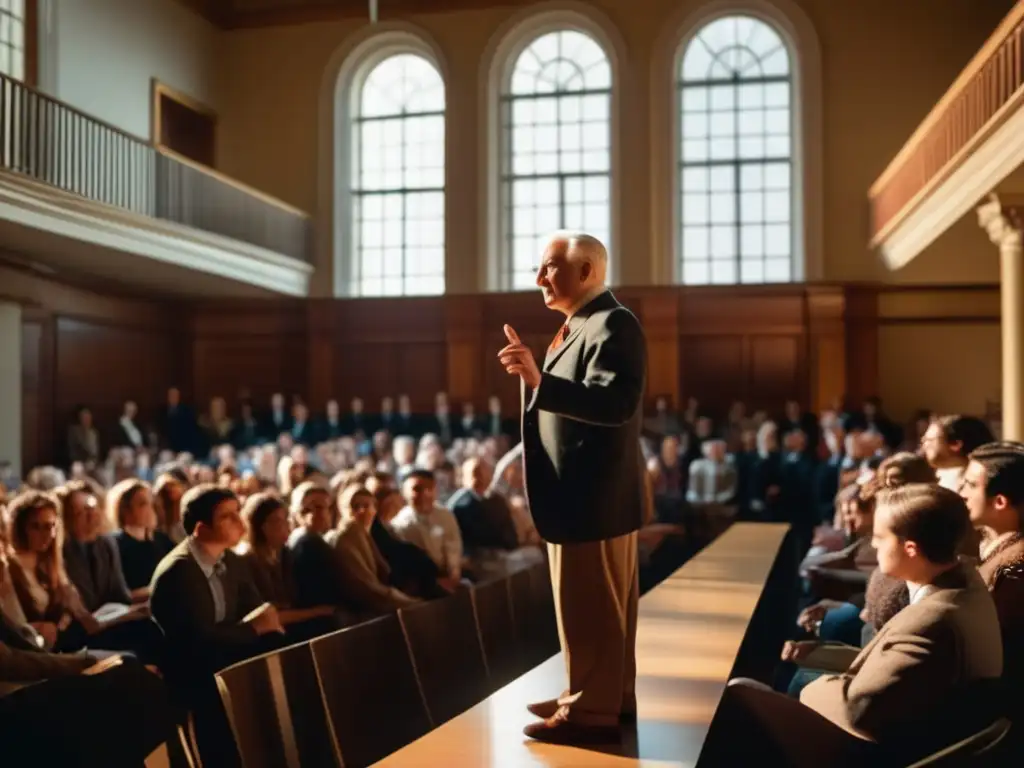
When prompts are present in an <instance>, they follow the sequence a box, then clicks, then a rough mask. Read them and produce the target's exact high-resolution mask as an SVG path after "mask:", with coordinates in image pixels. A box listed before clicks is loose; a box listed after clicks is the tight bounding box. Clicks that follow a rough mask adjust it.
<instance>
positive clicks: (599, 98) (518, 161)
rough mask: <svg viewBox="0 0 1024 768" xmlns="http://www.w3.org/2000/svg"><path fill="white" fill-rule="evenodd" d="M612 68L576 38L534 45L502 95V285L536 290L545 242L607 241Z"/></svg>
mask: <svg viewBox="0 0 1024 768" xmlns="http://www.w3.org/2000/svg"><path fill="white" fill-rule="evenodd" d="M611 85H612V82H611V66H610V64H609V62H608V58H607V56H606V55H605V53H604V51H603V50H602V48H601V46H600V45H598V44H597V42H595V41H594V40H593V38H591V37H589V36H588V35H586V34H584V33H582V32H577V31H575V30H558V31H554V32H549V33H546V34H543V35H541V36H540V37H537V38H536V39H534V40H533V41H532V42H531V43H530V44H529V45H528V46H527V47H526V49H525V50H524V51H523V52H522V53H521V54H520V55H519V56H518V58H517V59H516V60H515V63H514V65H513V67H512V74H511V76H510V78H509V81H508V82H507V83H506V86H505V92H504V93H503V94H502V100H501V109H502V115H501V118H502V128H503V136H502V145H503V150H504V159H503V172H502V196H503V201H504V207H503V222H502V223H503V231H504V233H505V253H504V259H503V262H504V267H503V281H504V285H505V287H507V288H511V289H513V290H516V289H523V288H530V287H533V285H534V280H535V270H536V266H537V264H539V263H540V258H541V251H542V249H543V247H544V245H545V243H544V238H545V236H546V235H548V234H549V233H551V232H552V231H553V230H557V229H573V230H584V231H586V232H588V233H590V234H592V235H594V236H595V237H597V238H599V239H600V240H601V241H602V242H603V243H605V245H608V244H609V242H608V240H609V236H610V234H611V193H610V171H611V149H610V147H611V122H610V109H611Z"/></svg>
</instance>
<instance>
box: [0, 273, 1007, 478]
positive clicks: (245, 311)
mask: <svg viewBox="0 0 1024 768" xmlns="http://www.w3.org/2000/svg"><path fill="white" fill-rule="evenodd" d="M8 278H9V279H8ZM0 279H3V280H4V285H5V289H4V292H5V295H9V297H10V298H11V299H13V300H15V301H19V303H21V304H22V306H23V308H24V309H23V333H22V367H23V371H24V382H23V387H24V389H25V391H26V393H27V395H28V396H26V398H25V404H26V408H25V419H24V444H25V454H24V455H25V461H26V464H27V465H32V464H36V463H38V462H39V461H41V460H44V459H45V460H51V459H53V458H59V457H60V456H61V454H62V452H63V448H64V439H65V438H64V436H65V434H66V427H67V423H68V420H69V419H70V417H71V414H72V411H73V409H74V407H75V406H76V405H77V404H79V403H87V404H89V405H90V406H91V407H92V408H93V409H94V410H95V411H96V416H97V419H98V420H99V421H100V422H106V423H108V424H110V425H113V424H115V423H116V419H117V416H118V414H119V412H120V408H121V404H122V402H123V400H126V399H134V400H135V401H136V402H137V403H138V404H139V407H140V410H141V412H142V414H143V418H144V420H147V419H148V420H152V417H153V416H154V415H155V414H156V413H157V412H158V410H159V408H160V406H161V405H162V402H163V398H164V393H165V390H166V388H167V387H168V386H170V385H177V386H179V387H181V389H182V390H183V393H184V394H185V396H186V398H188V399H190V400H192V401H193V402H194V403H195V404H196V407H197V408H198V409H200V410H201V409H202V408H204V407H205V405H206V403H207V402H208V401H209V399H210V398H212V397H215V396H222V397H225V398H227V399H228V400H229V402H231V403H235V402H236V401H237V399H238V397H239V396H240V394H241V393H243V392H245V393H247V394H248V395H249V396H251V397H252V398H253V400H254V401H255V402H256V403H257V405H262V404H264V403H266V402H267V400H268V399H269V397H270V395H271V394H273V393H274V392H283V393H286V394H289V395H298V396H301V397H303V398H305V399H306V400H307V401H308V402H309V404H310V405H311V406H312V407H313V408H314V409H320V408H322V407H323V405H324V403H325V402H326V401H327V400H329V399H331V398H336V399H338V400H339V401H341V403H342V407H343V408H344V407H347V402H348V400H350V399H351V398H352V397H356V396H359V397H362V398H363V399H364V400H365V401H366V406H367V408H368V409H370V410H372V409H374V408H376V407H377V403H378V402H379V401H380V398H382V397H384V396H388V395H390V396H397V395H399V394H403V393H404V394H408V395H410V397H411V398H412V401H413V407H414V408H416V409H417V410H421V411H423V410H429V409H430V408H432V404H433V398H434V395H435V393H437V392H439V391H445V392H448V393H449V395H450V397H451V398H452V400H453V402H454V403H455V404H456V405H457V404H458V403H461V402H465V401H470V402H473V403H474V404H475V405H476V406H477V407H478V408H483V407H484V406H485V404H486V401H487V398H488V397H489V396H491V395H497V396H498V397H500V398H501V400H502V402H503V405H504V407H505V408H506V409H507V410H509V411H514V410H515V409H516V408H518V402H519V400H518V399H519V388H518V383H517V381H516V380H515V379H514V378H512V377H510V376H508V375H507V374H506V373H505V371H504V369H503V368H502V366H501V365H500V364H499V363H498V361H497V359H496V354H495V353H496V352H497V351H498V350H499V349H500V348H501V347H502V346H504V344H505V338H504V334H503V332H502V326H503V325H504V324H505V323H508V324H510V325H512V326H513V327H514V328H515V329H516V331H517V332H518V333H519V335H520V337H521V338H522V339H523V340H524V341H525V342H526V343H527V344H529V345H530V346H531V348H532V349H533V350H534V353H535V354H536V355H537V356H538V357H542V356H543V354H544V351H545V349H546V348H547V345H548V343H549V341H550V340H551V337H552V335H553V334H554V333H555V332H556V331H557V329H558V326H559V324H560V318H559V316H558V315H556V314H555V313H552V312H550V311H549V310H547V309H546V308H545V307H544V306H543V303H542V302H541V301H540V300H539V298H538V296H537V295H536V293H535V292H532V291H530V292H524V293H505V294H482V295H459V296H456V295H452V296H442V297H429V298H409V299H400V298H386V299H344V300H335V299H316V300H306V301H302V300H292V299H281V300H268V301H220V302H199V303H192V304H180V303H166V302H165V303H160V302H145V301H140V300H135V299H122V298H115V297H104V296H101V295H98V294H95V293H92V292H89V291H84V290H82V289H78V288H74V287H70V286H65V285H58V284H56V283H52V282H49V281H46V280H42V279H40V278H38V277H35V276H31V275H27V274H25V273H14V272H13V271H12V272H10V273H8V272H6V271H3V270H0ZM617 295H618V296H619V298H620V300H621V301H622V302H623V303H624V304H626V305H627V306H628V307H630V308H631V310H632V311H633V312H635V313H636V314H637V316H638V317H639V319H640V321H641V323H642V324H643V326H644V330H645V333H646V336H647V344H648V360H649V362H648V378H647V392H646V396H647V398H648V400H653V398H654V397H656V396H658V395H668V396H669V397H670V398H671V400H672V401H673V402H674V403H675V404H676V405H677V406H679V405H682V404H683V403H684V402H685V400H686V398H688V397H696V398H698V399H699V400H700V401H701V402H702V403H703V404H704V405H705V406H706V407H707V408H708V409H710V410H711V411H712V412H719V413H721V412H724V411H725V409H726V408H728V406H729V404H730V403H731V402H732V401H733V400H737V399H742V400H745V401H746V402H747V403H748V404H749V406H750V407H751V408H769V409H771V410H775V409H777V408H779V407H780V406H781V404H782V402H783V401H784V400H786V399H790V398H797V399H799V400H801V401H802V402H804V403H806V404H808V405H809V406H810V407H812V408H815V409H821V408H824V407H827V406H830V405H831V404H832V403H833V402H834V401H835V400H836V399H837V398H839V397H841V396H843V395H847V396H849V397H850V398H852V399H854V400H862V399H863V398H864V397H867V396H869V395H874V394H877V393H878V392H879V388H880V387H879V380H878V370H879V362H878V355H879V328H880V327H882V326H884V325H885V324H886V323H893V322H896V323H902V322H914V323H929V322H949V323H961V324H962V323H964V322H965V321H969V320H970V318H971V317H972V316H974V315H979V314H981V315H986V316H987V313H988V312H989V310H988V309H986V307H988V306H989V305H990V304H991V302H993V301H995V303H996V306H997V305H998V290H997V288H996V287H994V286H951V287H944V286H878V285H872V284H849V285H809V286H802V285H794V286H784V287H774V286H773V287H730V288H707V289H693V288H672V287H656V288H648V289H638V288H631V289H628V290H622V291H620V292H617ZM996 319H997V318H996Z"/></svg>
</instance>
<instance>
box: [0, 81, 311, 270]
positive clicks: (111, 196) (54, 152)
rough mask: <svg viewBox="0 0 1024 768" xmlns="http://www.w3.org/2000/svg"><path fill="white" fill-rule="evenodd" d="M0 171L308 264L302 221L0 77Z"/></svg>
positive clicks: (286, 208) (296, 213) (279, 205)
mask: <svg viewBox="0 0 1024 768" xmlns="http://www.w3.org/2000/svg"><path fill="white" fill-rule="evenodd" d="M0 168H3V169H6V170H11V171H17V172H18V173H23V174H25V175H26V176H30V177H31V178H33V179H37V180H38V181H42V182H45V183H46V184H50V185H52V186H54V187H59V188H60V189H63V190H66V191H68V192H72V193H74V194H77V195H81V196H82V197H85V198H88V199H90V200H95V201H96V202H100V203H105V204H107V205H112V206H116V207H118V208H122V209H124V210H128V211H132V212H134V213H138V214H141V215H143V216H149V217H151V218H155V219H162V220H164V221H171V222H175V223H177V224H184V225H185V226H189V227H194V228H196V229H200V230H203V231H205V232H210V233H213V234H217V235H223V236H225V237H229V238H232V239H235V240H240V241H242V242H245V243H250V244H252V245H256V246H260V247H262V248H267V249H269V250H272V251H275V252H277V253H281V254H284V255H286V256H291V257H293V258H296V259H301V260H303V261H306V262H307V263H311V262H312V225H311V222H310V218H309V216H308V214H306V213H305V212H303V211H300V210H299V209H297V208H294V207H292V206H290V205H288V204H287V203H283V202H281V201H280V200H276V199H275V198H273V197H271V196H270V195H267V194H264V193H262V192H260V191H258V190H256V189H253V188H251V187H248V186H246V185H244V184H241V183H240V182H237V181H235V180H233V179H231V178H228V177H227V176H224V175H223V174H220V173H217V172H216V171H214V170H212V169H210V168H206V167H204V166H202V165H199V164H198V163H194V162H192V161H191V160H189V159H187V158H185V157H182V156H180V155H177V154H175V153H174V152H171V151H169V150H166V149H163V148H158V147H154V146H153V145H152V144H151V143H150V142H148V141H144V140H143V139H140V138H138V137H137V136H132V135H131V134H129V133H126V132H124V131H122V130H120V129H118V128H115V127H114V126H112V125H110V124H108V123H105V122H103V121H102V120H99V119H97V118H95V117H91V116H90V115H87V114H85V113H84V112H82V111H80V110H78V109H75V108H74V107H71V106H69V105H67V104H64V103H63V102H60V101H57V100H56V99H53V98H51V97H49V96H47V95H45V94H43V93H40V92H39V91H37V90H35V89H33V88H29V87H28V86H26V85H24V84H22V83H21V82H19V81H17V80H13V79H11V78H8V77H6V76H4V75H0Z"/></svg>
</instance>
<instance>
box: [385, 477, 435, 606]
mask: <svg viewBox="0 0 1024 768" xmlns="http://www.w3.org/2000/svg"><path fill="white" fill-rule="evenodd" d="M375 499H376V501H377V515H376V516H375V517H374V519H373V522H372V523H371V525H370V537H371V538H372V539H373V543H374V544H376V545H377V549H378V551H379V552H380V553H381V555H382V556H383V557H384V560H385V561H386V562H387V564H388V568H389V569H390V572H391V575H390V578H389V580H388V583H389V584H391V586H393V587H397V588H398V589H400V590H401V591H402V592H405V593H406V594H407V595H414V596H416V597H422V598H427V599H430V598H435V597H443V596H444V595H446V594H449V591H448V590H446V589H445V588H444V587H442V586H441V585H440V583H439V581H438V580H439V578H440V577H441V576H442V575H443V574H442V573H441V571H440V569H439V568H438V567H437V564H436V563H435V562H434V561H433V560H432V559H431V557H430V555H428V554H427V553H426V552H424V551H423V550H422V549H420V548H419V547H417V546H416V545H415V544H410V543H409V542H407V541H403V540H402V539H400V538H398V537H397V536H396V535H395V534H394V532H393V531H392V530H391V521H392V520H393V519H394V518H395V516H396V515H397V514H398V513H399V512H400V511H401V510H402V508H403V507H404V505H405V499H404V498H403V497H402V494H401V492H400V491H397V490H395V489H393V488H387V487H385V488H382V489H381V490H379V491H378V492H377V494H376V495H375Z"/></svg>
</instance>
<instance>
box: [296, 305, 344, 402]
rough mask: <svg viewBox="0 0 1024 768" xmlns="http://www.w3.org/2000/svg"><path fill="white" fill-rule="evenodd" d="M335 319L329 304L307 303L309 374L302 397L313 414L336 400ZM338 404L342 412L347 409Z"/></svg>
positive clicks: (334, 313)
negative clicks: (304, 393) (328, 402)
mask: <svg viewBox="0 0 1024 768" xmlns="http://www.w3.org/2000/svg"><path fill="white" fill-rule="evenodd" d="M336 316H337V313H336V312H334V308H333V306H332V302H331V301H329V300H320V299H317V300H312V301H310V302H309V307H308V309H307V321H306V322H307V328H308V329H309V372H308V374H307V377H306V378H307V381H308V382H309V389H308V391H307V392H306V398H307V399H308V401H309V406H310V407H311V408H312V409H313V410H314V411H320V410H322V409H323V407H324V405H325V404H326V403H327V401H328V400H331V399H336V398H337V397H338V393H337V392H336V391H335V386H334V374H335V371H334V352H335V349H336V347H337V344H336V343H335V327H334V320H335V317H336ZM339 403H341V407H342V409H343V410H344V409H346V408H347V407H348V406H347V404H345V403H343V402H342V401H340V400H339Z"/></svg>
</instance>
